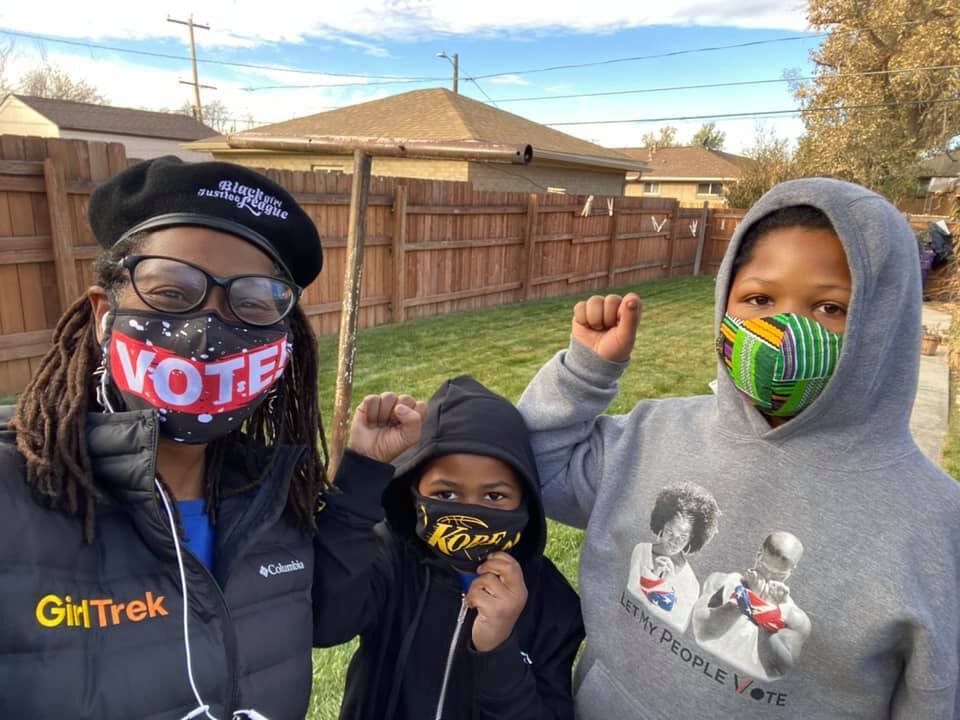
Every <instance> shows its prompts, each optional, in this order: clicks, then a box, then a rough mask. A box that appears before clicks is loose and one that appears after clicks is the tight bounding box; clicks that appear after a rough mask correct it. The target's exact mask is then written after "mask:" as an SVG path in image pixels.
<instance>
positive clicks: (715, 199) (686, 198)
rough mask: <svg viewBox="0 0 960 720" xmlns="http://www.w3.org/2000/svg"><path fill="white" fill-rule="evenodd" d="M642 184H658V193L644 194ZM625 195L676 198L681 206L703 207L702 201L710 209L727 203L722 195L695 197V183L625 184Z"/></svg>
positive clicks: (724, 205)
mask: <svg viewBox="0 0 960 720" xmlns="http://www.w3.org/2000/svg"><path fill="white" fill-rule="evenodd" d="M644 182H654V183H655V182H659V183H660V192H659V193H656V194H651V193H644V192H643V185H644ZM626 194H627V195H629V196H631V197H662V198H677V200H679V201H680V204H681V205H686V206H692V207H703V201H704V200H706V201H707V202H708V203H710V207H726V206H727V203H726V201H725V200H724V199H723V196H722V195H697V183H695V182H666V181H663V180H647V181H640V182H629V183H627V191H626Z"/></svg>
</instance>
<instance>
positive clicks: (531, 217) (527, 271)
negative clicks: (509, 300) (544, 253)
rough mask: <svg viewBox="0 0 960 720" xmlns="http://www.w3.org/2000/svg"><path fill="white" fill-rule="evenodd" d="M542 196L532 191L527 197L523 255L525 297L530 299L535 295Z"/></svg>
mask: <svg viewBox="0 0 960 720" xmlns="http://www.w3.org/2000/svg"><path fill="white" fill-rule="evenodd" d="M539 204H540V197H539V196H538V195H537V194H536V193H530V195H529V196H528V197H527V221H526V224H525V225H524V228H523V255H524V263H526V264H525V266H524V273H523V299H524V300H529V299H530V298H532V297H533V256H534V253H535V251H536V249H537V242H536V232H537V212H538V210H539Z"/></svg>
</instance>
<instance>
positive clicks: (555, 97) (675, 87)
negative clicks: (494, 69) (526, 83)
mask: <svg viewBox="0 0 960 720" xmlns="http://www.w3.org/2000/svg"><path fill="white" fill-rule="evenodd" d="M957 69H960V65H930V66H927V67H915V68H901V69H899V70H865V71H862V72H839V73H833V74H831V75H803V76H797V77H782V78H770V79H765V80H735V81H731V82H721V83H703V84H698V85H670V86H667V87H656V88H637V89H633V90H609V91H605V92H592V93H574V94H570V95H538V96H534V97H521V98H497V102H500V103H511V102H532V101H535V100H570V99H572V98H585V97H609V96H612V95H640V94H643V93H657V92H671V91H674V90H704V89H707V88H724V87H740V86H743V85H767V84H770V83H783V82H800V81H802V80H818V79H820V78H823V77H828V78H831V79H832V78H841V77H865V76H868V75H900V74H904V73H913V72H932V71H934V70H957ZM468 79H472V78H468ZM491 102H492V101H491Z"/></svg>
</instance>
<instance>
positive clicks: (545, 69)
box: [476, 15, 960, 80]
mask: <svg viewBox="0 0 960 720" xmlns="http://www.w3.org/2000/svg"><path fill="white" fill-rule="evenodd" d="M958 17H960V15H947V16H944V17H940V18H933V19H931V20H904V21H902V22H896V23H884V24H881V25H876V26H874V27H872V28H853V29H850V30H845V31H837V30H834V31H832V32H820V33H808V34H806V35H787V36H783V37H778V38H768V39H766V40H752V41H748V42H742V43H734V44H732V45H714V46H708V47H700V48H688V49H686V50H671V51H669V52H665V53H655V54H652V55H636V56H634V57H623V58H611V59H608V60H594V61H592V62H585V63H572V64H569V65H552V66H549V67H542V68H532V69H529V70H512V71H509V72H499V73H489V74H487V75H477V76H476V79H477V80H486V79H489V78H495V77H503V76H505V75H532V74H534V73H542V72H552V71H554V70H575V69H578V68H585V67H596V66H598V65H612V64H614V63H625V62H636V61H639V60H654V59H658V58H666V57H677V56H679V55H692V54H694V53H702V52H714V51H718V50H732V49H735V48H744V47H754V46H757V45H769V44H771V43H779V42H791V41H795V40H812V39H815V38H822V37H827V36H829V35H834V34H844V35H850V34H854V33H858V32H862V31H863V30H866V29H870V30H877V29H879V28H887V27H901V26H903V25H917V24H923V23H926V22H936V21H938V20H955V19H956V18H958Z"/></svg>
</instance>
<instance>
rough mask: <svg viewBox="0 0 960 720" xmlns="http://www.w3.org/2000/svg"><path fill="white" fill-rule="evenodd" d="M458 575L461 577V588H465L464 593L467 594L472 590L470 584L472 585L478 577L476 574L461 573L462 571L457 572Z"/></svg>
mask: <svg viewBox="0 0 960 720" xmlns="http://www.w3.org/2000/svg"><path fill="white" fill-rule="evenodd" d="M457 575H459V576H460V587H462V588H463V591H464V592H467V590H469V589H470V583H472V582H473V580H474V578H476V577H477V574H476V573H472V572H461V571H460V570H457Z"/></svg>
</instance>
